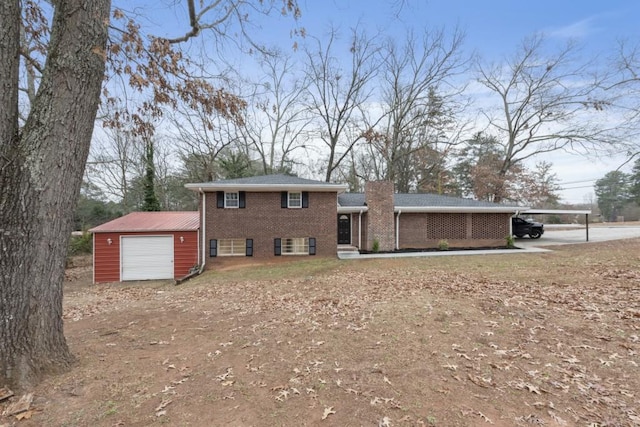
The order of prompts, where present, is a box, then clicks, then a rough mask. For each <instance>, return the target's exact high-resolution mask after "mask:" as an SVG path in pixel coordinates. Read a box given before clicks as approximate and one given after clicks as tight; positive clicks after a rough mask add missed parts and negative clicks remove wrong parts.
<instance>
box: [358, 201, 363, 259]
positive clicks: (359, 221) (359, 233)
mask: <svg viewBox="0 0 640 427" xmlns="http://www.w3.org/2000/svg"><path fill="white" fill-rule="evenodd" d="M358 250H360V251H361V250H362V209H360V214H359V215H358Z"/></svg>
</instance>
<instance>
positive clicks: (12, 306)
mask: <svg viewBox="0 0 640 427" xmlns="http://www.w3.org/2000/svg"><path fill="white" fill-rule="evenodd" d="M267 3H268V4H269V5H271V6H273V5H274V3H282V4H283V7H284V9H285V10H289V11H290V12H291V13H293V14H297V13H298V9H297V4H296V3H295V1H291V0H283V1H282V2H276V1H275V0H274V1H271V2H259V3H255V2H252V3H251V4H249V3H248V2H245V1H240V0H237V1H233V0H227V1H222V0H220V1H214V2H212V3H210V4H209V3H206V4H205V3H198V5H199V6H200V7H201V9H200V11H197V10H196V4H195V2H194V1H193V0H188V1H187V4H188V6H189V16H190V30H189V32H188V33H187V34H185V36H184V37H182V38H178V39H176V40H167V39H158V38H150V39H148V38H146V37H143V36H141V34H140V31H139V30H140V29H139V27H138V26H137V25H136V24H135V23H133V22H131V21H128V23H127V24H126V25H125V26H124V27H121V28H116V27H114V26H111V27H109V25H110V24H109V22H110V20H109V18H110V17H109V11H110V2H109V0H94V1H84V0H82V1H81V0H58V1H55V2H51V4H50V7H52V8H53V13H52V15H53V20H52V22H51V25H50V29H51V31H50V36H48V34H49V33H48V32H46V33H45V32H40V33H38V34H39V37H40V38H39V40H40V42H41V43H42V45H43V46H46V48H45V49H43V50H42V51H41V52H39V53H40V56H29V55H28V50H23V49H22V48H21V45H20V42H21V40H22V38H21V25H23V23H24V24H25V25H24V26H25V28H26V27H27V25H28V21H26V20H23V19H22V7H23V5H24V6H25V7H26V8H31V7H34V8H39V7H49V6H47V5H48V3H46V2H42V3H39V4H35V3H33V2H28V1H25V2H23V1H20V0H6V1H3V2H0V40H2V43H0V84H1V85H2V90H1V91H0V230H2V231H1V232H0V253H2V256H0V271H1V272H2V274H1V275H0V384H3V385H8V386H11V387H18V388H25V387H28V386H30V385H32V384H34V383H36V382H38V381H39V380H40V379H41V378H42V376H43V375H44V374H45V373H47V372H56V371H59V370H61V369H65V368H66V367H68V366H69V365H70V363H71V362H72V361H73V356H72V355H71V353H70V351H69V348H68V346H67V343H66V340H65V338H64V334H63V324H62V283H63V278H64V265H65V262H64V260H65V256H66V253H67V248H68V242H69V237H70V234H71V230H72V226H73V216H74V210H75V206H76V203H77V200H78V195H79V192H80V186H81V183H82V177H83V174H84V169H85V165H86V161H87V155H88V153H89V146H90V142H91V136H92V133H93V129H94V121H95V118H96V113H97V110H98V104H99V102H100V94H101V92H100V89H101V87H102V83H103V81H104V77H105V66H106V61H107V58H108V57H109V60H110V61H112V62H110V70H111V71H112V72H114V73H115V74H116V75H118V73H119V75H121V76H122V75H128V76H130V79H129V81H128V82H127V84H130V85H131V86H132V87H133V88H134V89H136V90H140V91H143V92H146V91H149V92H150V93H151V95H152V98H151V100H150V101H148V102H147V105H145V106H144V109H146V110H149V111H152V112H156V111H158V109H157V108H158V107H159V106H161V105H167V104H172V102H173V101H175V100H176V99H182V100H183V101H184V102H188V103H192V104H194V105H196V104H199V103H203V104H205V105H206V106H208V108H210V109H211V111H224V112H225V113H226V114H230V115H234V114H236V113H237V112H238V110H237V108H238V106H239V105H241V104H240V103H238V102H237V100H236V99H234V98H233V97H232V96H230V95H229V94H227V93H225V92H224V91H219V90H216V89H215V88H214V87H213V86H212V85H211V84H209V83H208V82H204V81H202V80H199V79H197V78H196V79H194V76H192V75H190V73H188V71H189V70H188V69H187V67H186V65H185V62H184V57H183V56H182V55H181V54H180V52H179V51H177V50H175V49H174V48H173V45H174V42H178V41H180V39H189V38H191V37H194V36H195V35H197V34H198V33H199V32H200V31H201V28H202V27H204V22H205V20H206V19H207V17H209V16H211V14H210V12H215V11H219V12H223V13H222V15H216V16H215V17H214V19H215V20H216V21H217V22H218V23H220V22H224V21H225V20H226V19H229V18H230V15H229V14H228V13H227V11H228V10H229V9H228V7H229V6H234V8H233V10H234V11H236V10H237V11H240V12H241V9H239V8H242V7H244V6H253V7H260V5H265V4H267ZM251 10H253V9H250V10H247V9H246V7H244V12H245V13H244V14H243V13H239V14H238V15H237V17H238V19H243V18H244V16H245V15H246V13H248V14H251ZM122 16H123V14H122V13H121V12H119V11H115V12H114V16H113V17H114V20H115V21H117V20H118V19H119V18H121V17H122ZM114 20H112V21H111V22H113V21H114ZM212 27H216V25H212ZM109 31H111V32H112V34H119V36H120V38H119V42H120V43H111V44H109V45H107V38H108V35H109ZM33 34H36V32H35V31H34V32H33ZM20 55H23V56H22V58H24V61H25V62H30V63H32V64H34V69H36V70H39V78H38V79H37V89H36V92H35V97H33V99H32V102H30V103H29V104H28V105H26V106H25V108H27V109H28V110H25V111H23V114H22V117H24V122H22V120H21V114H20V110H19V99H20V97H19V92H20V90H21V84H20V82H21V81H20V58H21V57H20ZM118 55H120V56H118ZM38 58H41V59H42V58H44V59H45V60H44V61H38ZM118 58H120V60H118ZM36 65H37V68H36V67H35V66H36ZM169 75H172V76H174V77H175V78H172V79H169V78H166V76H169ZM179 77H180V78H179ZM176 97H177V98H176ZM139 124H141V125H143V124H142V123H139ZM21 125H22V126H21Z"/></svg>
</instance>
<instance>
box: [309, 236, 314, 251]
mask: <svg viewBox="0 0 640 427" xmlns="http://www.w3.org/2000/svg"><path fill="white" fill-rule="evenodd" d="M315 254H316V238H315V237H309V255H315Z"/></svg>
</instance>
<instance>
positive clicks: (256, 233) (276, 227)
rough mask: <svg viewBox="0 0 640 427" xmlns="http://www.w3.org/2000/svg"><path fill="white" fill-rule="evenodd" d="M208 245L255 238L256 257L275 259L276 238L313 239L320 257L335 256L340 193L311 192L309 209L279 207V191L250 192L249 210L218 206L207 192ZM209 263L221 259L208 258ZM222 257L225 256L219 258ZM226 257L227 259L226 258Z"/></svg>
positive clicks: (247, 206) (254, 251) (248, 197)
mask: <svg viewBox="0 0 640 427" xmlns="http://www.w3.org/2000/svg"><path fill="white" fill-rule="evenodd" d="M206 197H207V214H206V229H205V233H206V236H204V239H205V245H206V246H207V247H208V245H209V240H211V239H253V256H254V257H257V258H269V257H274V256H275V255H274V243H273V241H274V239H275V238H294V237H314V238H315V239H316V255H317V256H335V255H336V250H337V245H338V223H337V210H336V208H337V193H335V192H309V207H308V208H297V209H288V208H281V207H280V192H272V193H263V192H247V193H246V196H245V197H246V199H245V200H246V208H244V209H224V208H217V207H216V193H207V196H206ZM206 255H207V256H206V261H207V264H211V263H212V262H215V261H216V260H217V259H218V258H215V257H214V258H211V257H209V252H208V250H207V254H206ZM220 258H222V257H220ZM225 258H226V257H225Z"/></svg>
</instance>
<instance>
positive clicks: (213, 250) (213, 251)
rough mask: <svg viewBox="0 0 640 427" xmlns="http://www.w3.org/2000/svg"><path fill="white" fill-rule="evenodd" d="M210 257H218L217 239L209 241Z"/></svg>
mask: <svg viewBox="0 0 640 427" xmlns="http://www.w3.org/2000/svg"><path fill="white" fill-rule="evenodd" d="M209 256H210V257H214V256H218V241H217V240H216V239H211V240H209Z"/></svg>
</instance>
